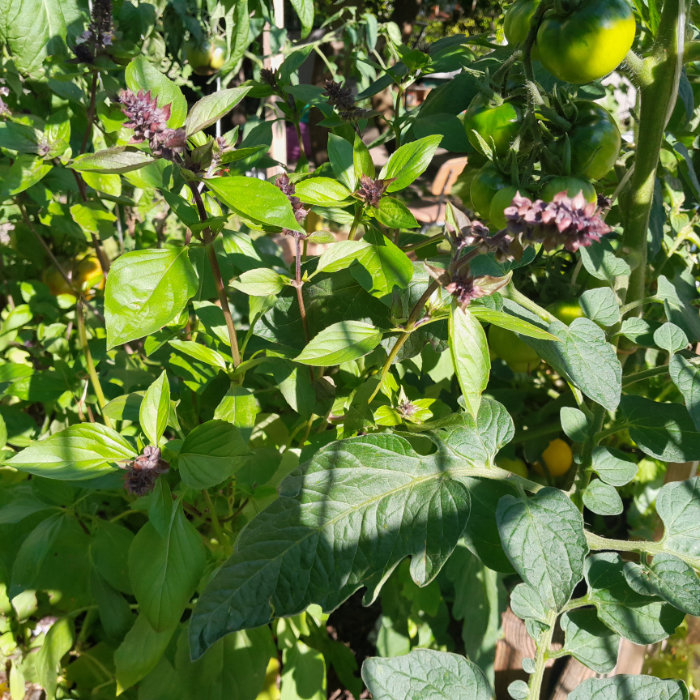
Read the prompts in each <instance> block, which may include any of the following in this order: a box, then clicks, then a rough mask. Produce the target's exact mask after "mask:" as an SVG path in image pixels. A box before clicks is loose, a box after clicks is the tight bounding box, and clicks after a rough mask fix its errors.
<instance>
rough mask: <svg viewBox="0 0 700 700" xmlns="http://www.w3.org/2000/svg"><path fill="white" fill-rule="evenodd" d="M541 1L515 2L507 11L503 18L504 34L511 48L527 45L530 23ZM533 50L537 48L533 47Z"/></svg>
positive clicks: (524, 0)
mask: <svg viewBox="0 0 700 700" xmlns="http://www.w3.org/2000/svg"><path fill="white" fill-rule="evenodd" d="M539 4H540V0H515V2H514V3H513V4H512V5H511V6H510V7H509V8H508V9H507V10H506V14H505V16H504V18H503V32H504V33H505V35H506V40H507V41H508V43H509V44H510V45H511V46H520V45H521V44H523V43H525V39H527V35H528V34H529V33H530V23H531V22H532V17H533V15H534V14H535V11H536V10H537V7H538V5H539ZM532 48H533V50H534V49H535V46H533V47H532Z"/></svg>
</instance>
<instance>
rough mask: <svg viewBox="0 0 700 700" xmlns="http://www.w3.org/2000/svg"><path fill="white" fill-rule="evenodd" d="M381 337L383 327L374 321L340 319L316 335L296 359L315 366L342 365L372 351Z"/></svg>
mask: <svg viewBox="0 0 700 700" xmlns="http://www.w3.org/2000/svg"><path fill="white" fill-rule="evenodd" d="M381 339H382V331H381V330H379V329H377V328H376V327H375V326H373V325H372V324H370V323H364V322H362V321H340V322H339V323H334V324H332V325H331V326H328V328H324V329H323V330H322V331H321V332H320V333H318V334H317V335H316V336H314V337H313V338H312V339H311V340H310V341H309V342H308V343H307V345H306V347H304V349H303V350H302V351H301V353H300V354H299V355H297V356H296V357H295V358H294V361H295V362H300V363H301V364H303V365H312V366H314V367H331V366H332V365H339V364H341V363H342V362H348V361H349V360H356V359H357V358H358V357H362V356H364V355H367V354H368V353H370V352H372V350H374V348H376V347H377V345H379V342H380V341H381Z"/></svg>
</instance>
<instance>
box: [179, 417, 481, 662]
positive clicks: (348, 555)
mask: <svg viewBox="0 0 700 700" xmlns="http://www.w3.org/2000/svg"><path fill="white" fill-rule="evenodd" d="M464 429H465V430H468V428H464ZM464 465H465V461H464V459H455V458H450V457H446V455H444V454H443V455H440V456H438V455H435V454H431V455H419V454H417V453H416V452H415V451H414V450H413V448H412V447H411V446H410V444H409V443H408V442H407V441H406V440H405V439H404V438H400V437H398V436H394V435H370V436H367V437H361V438H351V439H349V440H344V441H341V442H335V443H332V444H331V445H328V446H327V447H325V448H322V449H321V450H319V451H318V452H317V453H316V454H315V455H314V456H313V458H312V459H311V461H310V462H308V463H307V464H306V466H305V467H304V468H303V469H302V471H301V473H300V474H298V475H293V476H291V477H289V478H287V479H286V480H285V481H284V482H283V484H282V486H281V489H280V497H279V498H278V499H277V500H276V501H274V503H273V504H272V505H271V506H269V507H268V508H267V509H266V510H265V511H263V512H262V513H261V514H260V515H258V516H257V517H256V518H255V519H254V520H252V521H251V522H250V523H249V525H248V526H247V527H246V529H245V530H244V531H243V533H242V534H241V536H240V537H239V539H238V542H237V545H236V552H235V553H234V555H233V557H232V558H231V559H230V560H229V561H228V562H227V563H226V564H225V565H224V566H223V567H222V568H221V569H220V571H219V572H218V574H216V576H215V577H214V579H213V580H212V581H211V583H210V584H209V586H208V587H207V589H206V590H205V592H204V593H203V594H202V596H201V597H200V600H199V603H198V604H197V607H196V608H195V611H194V614H193V617H192V619H191V622H190V645H191V649H192V654H193V657H194V658H197V657H199V656H200V655H201V654H202V653H203V652H204V651H205V650H206V649H207V647H209V646H210V645H211V644H213V643H214V642H215V641H216V640H217V639H218V638H219V637H222V636H223V635H224V634H226V633H227V632H231V631H234V630H237V629H245V628H249V627H257V626H259V625H262V624H266V623H267V622H268V621H269V620H270V619H271V618H272V616H273V615H274V616H285V615H293V614H296V613H297V612H299V611H301V610H303V609H304V608H305V607H306V606H307V605H308V604H309V603H311V602H315V603H318V604H320V605H321V606H322V607H323V609H324V610H332V609H333V608H335V607H336V606H337V605H339V604H340V603H341V602H342V601H343V600H345V599H346V598H347V597H348V596H350V595H351V594H352V593H353V592H354V591H356V590H358V589H359V588H361V587H362V586H367V589H368V590H367V593H366V596H365V598H366V600H368V601H370V600H372V599H374V598H375V597H376V595H377V593H378V590H379V588H380V587H381V585H382V583H383V581H384V580H385V578H386V576H388V574H389V573H390V572H391V571H392V570H393V569H394V567H395V566H396V565H397V564H398V563H399V562H400V561H401V560H402V559H404V558H405V557H407V556H413V557H414V558H413V561H412V563H411V575H412V577H413V579H414V580H415V581H416V582H418V583H419V584H421V585H424V584H426V583H428V582H429V581H430V580H432V579H433V578H434V577H435V576H436V575H437V573H438V571H439V570H440V568H441V567H442V565H443V564H444V562H445V561H446V559H447V558H448V557H449V555H450V553H451V552H452V550H453V548H454V546H455V544H456V543H457V540H458V539H459V537H460V535H461V533H462V531H463V530H464V526H465V524H466V522H467V519H468V516H469V503H470V498H469V493H468V491H467V489H466V488H465V487H464V486H463V485H462V484H461V483H459V482H458V481H457V480H456V474H455V475H453V474H452V472H451V469H452V468H453V467H455V468H457V469H458V470H461V471H460V473H464V474H466V472H467V471H468V470H469V469H470V467H465V466H464ZM321 494H322V495H321ZM319 497H320V499H319ZM437 512H440V518H439V520H438V521H433V520H431V515H430V514H431V513H437ZM438 522H439V526H438V527H437V528H433V525H432V524H431V523H434V524H437V523H438ZM300 557H301V558H303V559H304V561H306V562H307V565H306V566H307V572H308V577H307V578H305V581H304V584H303V585H299V583H300V582H299V579H298V570H297V568H296V564H295V563H294V562H297V561H299V558H300ZM359 561H362V562H363V565H362V566H361V567H358V566H357V562H359ZM224 609H225V610H226V611H227V613H226V615H222V614H221V611H222V610H224Z"/></svg>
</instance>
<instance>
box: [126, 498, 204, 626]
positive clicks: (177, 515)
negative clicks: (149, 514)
mask: <svg viewBox="0 0 700 700" xmlns="http://www.w3.org/2000/svg"><path fill="white" fill-rule="evenodd" d="M204 562H205V554H204V545H203V544H202V540H201V539H200V536H199V533H198V532H197V530H196V529H195V528H194V526H193V525H192V524H191V523H190V521H189V520H187V518H186V517H185V515H184V513H183V512H182V508H181V507H178V508H176V509H175V510H174V511H173V514H172V516H171V518H170V521H169V523H168V526H167V529H166V532H165V534H164V535H161V534H160V533H159V532H158V530H156V528H155V527H154V526H153V525H152V524H151V523H150V522H149V523H146V524H145V525H144V526H143V527H142V528H141V529H140V530H139V531H138V532H137V533H136V536H135V537H134V540H133V542H132V543H131V547H130V548H129V580H130V581H131V588H132V590H133V591H134V596H135V597H136V600H137V602H138V603H139V606H140V611H141V614H142V615H144V616H145V617H146V618H147V619H148V621H149V623H150V624H151V626H152V627H153V629H154V630H156V631H160V632H162V631H165V630H168V629H172V628H173V627H174V626H175V625H177V623H178V622H179V621H180V617H181V615H182V612H183V611H184V609H185V605H187V601H188V600H189V599H190V596H191V595H192V593H194V589H195V587H196V586H197V583H199V579H200V577H201V575H202V569H203V567H204Z"/></svg>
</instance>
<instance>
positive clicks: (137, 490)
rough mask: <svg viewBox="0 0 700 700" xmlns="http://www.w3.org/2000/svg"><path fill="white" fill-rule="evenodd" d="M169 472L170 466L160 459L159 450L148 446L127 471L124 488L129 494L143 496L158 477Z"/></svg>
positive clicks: (151, 487) (153, 446)
mask: <svg viewBox="0 0 700 700" xmlns="http://www.w3.org/2000/svg"><path fill="white" fill-rule="evenodd" d="M169 470H170V465H168V463H167V462H166V461H165V460H163V459H161V457H160V448H158V447H156V446H155V445H148V446H147V447H144V448H143V452H142V453H141V454H140V455H139V456H138V457H137V458H136V459H135V460H134V461H133V462H132V463H131V466H130V467H129V468H128V469H127V471H126V476H125V479H124V487H125V488H126V490H127V491H129V493H133V494H134V495H136V496H144V495H145V494H147V493H149V492H150V491H152V490H153V487H154V486H155V483H156V479H157V478H158V475H159V474H165V473H166V472H168V471H169Z"/></svg>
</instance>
